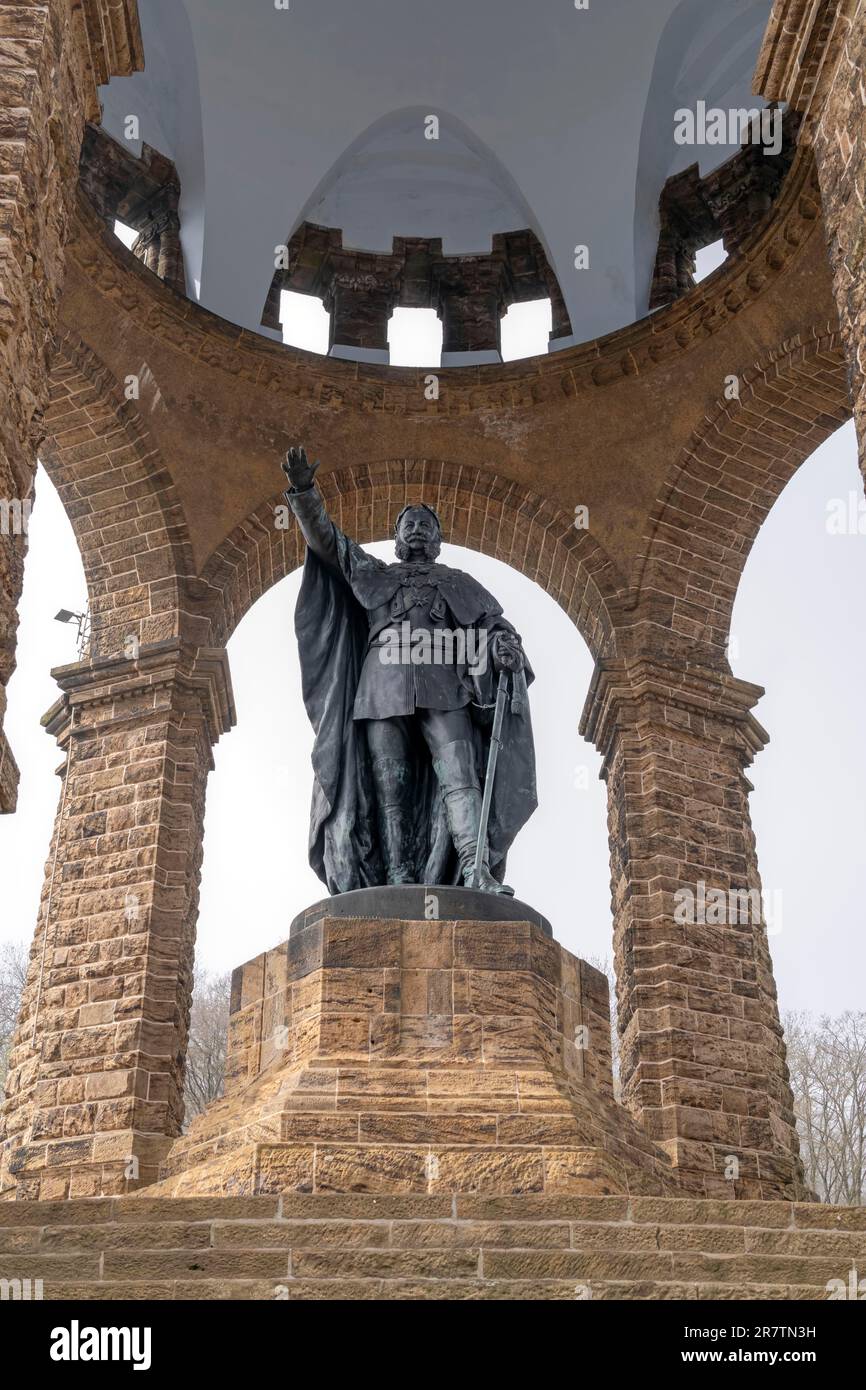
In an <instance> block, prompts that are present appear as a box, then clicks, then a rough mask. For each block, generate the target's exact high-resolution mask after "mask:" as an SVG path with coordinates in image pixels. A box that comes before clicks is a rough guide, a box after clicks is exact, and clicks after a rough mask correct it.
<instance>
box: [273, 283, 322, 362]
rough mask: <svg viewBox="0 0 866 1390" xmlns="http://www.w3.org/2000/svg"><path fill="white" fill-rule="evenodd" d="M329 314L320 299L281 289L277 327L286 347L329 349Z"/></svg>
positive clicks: (311, 350) (309, 350)
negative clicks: (278, 324) (279, 328)
mask: <svg viewBox="0 0 866 1390" xmlns="http://www.w3.org/2000/svg"><path fill="white" fill-rule="evenodd" d="M330 323H331V320H330V316H329V314H328V313H327V311H326V309H325V306H324V304H323V303H322V301H321V299H314V298H313V296H312V295H309V294H296V293H295V292H294V290H281V291H280V326H281V327H282V330H283V342H284V343H287V344H288V345H289V347H297V348H306V350H307V351H308V352H319V353H321V354H322V355H323V356H325V355H326V354H327V351H328V337H329V333H330Z"/></svg>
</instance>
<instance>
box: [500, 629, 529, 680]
mask: <svg viewBox="0 0 866 1390" xmlns="http://www.w3.org/2000/svg"><path fill="white" fill-rule="evenodd" d="M524 664H525V662H524V656H523V646H522V644H521V641H520V638H519V637H518V635H517V633H516V632H497V633H496V634H495V636H494V638H493V667H494V670H496V671H522V670H523V667H524Z"/></svg>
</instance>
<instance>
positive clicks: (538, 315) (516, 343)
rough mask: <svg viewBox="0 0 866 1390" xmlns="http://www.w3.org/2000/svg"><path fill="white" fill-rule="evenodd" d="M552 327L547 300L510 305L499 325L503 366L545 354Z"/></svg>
mask: <svg viewBox="0 0 866 1390" xmlns="http://www.w3.org/2000/svg"><path fill="white" fill-rule="evenodd" d="M552 326H553V306H552V304H551V301H550V300H549V299H535V300H531V301H530V302H529V303H527V304H512V305H511V307H510V308H509V310H508V312H507V313H506V314H505V315H504V316H503V319H502V323H501V325H500V327H501V332H502V360H503V362H514V361H516V360H517V359H518V358H520V357H540V356H541V355H542V354H543V353H545V352H547V351H548V345H549V343H550V334H551V329H552Z"/></svg>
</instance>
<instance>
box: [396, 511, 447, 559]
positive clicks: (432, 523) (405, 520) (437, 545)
mask: <svg viewBox="0 0 866 1390" xmlns="http://www.w3.org/2000/svg"><path fill="white" fill-rule="evenodd" d="M394 538H395V543H396V550H397V559H398V560H435V559H436V556H437V555H438V554H439V551H440V550H441V548H442V526H441V524H440V521H439V518H438V516H437V515H436V513H435V512H434V510H433V508H432V507H428V506H427V504H426V502H416V503H412V504H410V505H409V506H408V507H404V508H403V510H402V512H401V513H400V515H399V516H398V517H397V524H396V525H395V527H394Z"/></svg>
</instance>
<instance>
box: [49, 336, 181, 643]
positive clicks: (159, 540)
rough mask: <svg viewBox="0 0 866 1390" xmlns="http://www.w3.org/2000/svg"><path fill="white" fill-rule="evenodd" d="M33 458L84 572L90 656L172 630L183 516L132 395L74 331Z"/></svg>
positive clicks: (60, 349) (177, 613)
mask: <svg viewBox="0 0 866 1390" xmlns="http://www.w3.org/2000/svg"><path fill="white" fill-rule="evenodd" d="M39 453H40V458H41V460H42V462H43V464H44V466H45V470H46V472H47V473H48V476H49V477H50V479H51V481H52V482H53V484H54V486H55V487H56V488H57V491H58V494H59V496H60V500H61V502H62V504H63V507H64V509H65V511H66V514H67V516H68V517H69V520H70V522H71V524H72V528H73V531H74V532H75V537H76V540H77V541H78V546H79V550H80V552H81V558H82V563H83V565H84V572H85V577H86V580H87V588H88V598H89V603H90V614H91V655H92V656H109V655H114V654H119V652H120V651H121V650H122V647H123V641H124V638H125V637H126V635H127V634H129V633H135V634H137V635H138V637H139V640H140V641H141V642H142V643H146V642H154V641H160V640H163V639H165V638H169V637H175V636H178V635H181V632H182V629H183V625H184V617H185V614H186V612H187V611H188V610H189V609H190V608H191V606H192V605H191V603H190V601H189V600H188V598H187V596H186V588H187V584H188V581H189V579H190V578H191V577H192V576H193V574H194V572H195V571H194V562H193V555H192V547H191V545H190V541H189V536H188V531H187V526H186V521H185V519H184V515H183V510H182V507H181V504H180V501H179V499H178V496H177V493H176V489H175V486H174V483H173V481H172V478H171V475H170V473H169V472H168V470H167V469H166V467H165V465H164V463H163V460H162V457H161V455H160V452H159V449H158V448H157V446H156V444H155V442H154V440H153V438H152V436H151V434H150V432H149V430H148V428H147V426H146V425H145V423H144V420H143V419H142V417H141V414H140V412H139V410H138V408H137V406H136V404H135V402H134V401H130V400H127V399H126V398H125V396H124V393H123V391H122V390H121V388H120V386H119V384H118V382H117V381H116V379H115V378H114V376H113V375H112V373H111V372H110V371H109V369H108V368H107V367H106V366H105V364H104V363H103V362H101V361H100V360H99V358H98V357H97V356H96V354H95V353H94V352H93V351H92V349H90V348H89V347H87V346H86V345H85V344H84V343H83V342H82V341H81V340H80V339H79V338H78V337H77V336H76V335H75V334H74V333H71V332H66V333H61V334H59V335H58V337H57V339H56V342H55V350H54V356H53V360H52V366H51V373H50V397H49V405H48V409H47V411H46V415H45V438H44V440H43V443H42V446H41V448H40V451H39Z"/></svg>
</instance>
